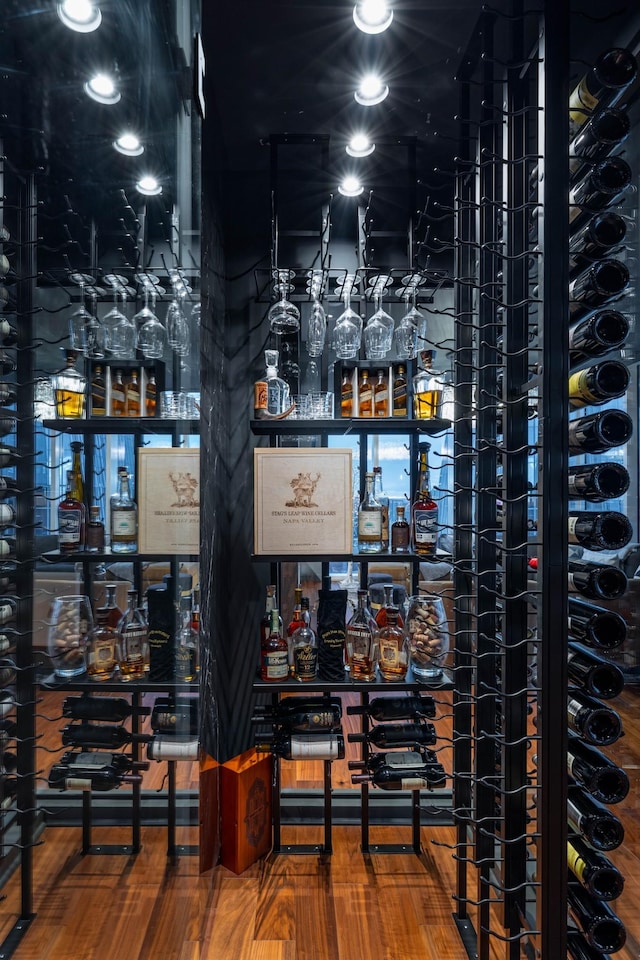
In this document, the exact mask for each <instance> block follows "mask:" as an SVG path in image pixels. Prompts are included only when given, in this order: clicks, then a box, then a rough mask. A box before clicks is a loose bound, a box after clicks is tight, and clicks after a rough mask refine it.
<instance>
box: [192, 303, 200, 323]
mask: <svg viewBox="0 0 640 960" xmlns="http://www.w3.org/2000/svg"><path fill="white" fill-rule="evenodd" d="M200 316H201V306H200V301H198V303H194V305H193V306H192V308H191V322H192V323H193V325H194V327H199V326H200Z"/></svg>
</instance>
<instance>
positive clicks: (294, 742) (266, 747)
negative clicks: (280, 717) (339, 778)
mask: <svg viewBox="0 0 640 960" xmlns="http://www.w3.org/2000/svg"><path fill="white" fill-rule="evenodd" d="M256 750H257V751H258V752H259V753H265V752H269V753H272V754H274V755H275V756H276V757H281V758H282V759H283V760H343V759H344V737H343V735H342V732H341V731H340V732H335V731H332V732H330V733H280V732H278V733H274V734H266V735H265V736H264V737H262V738H261V739H260V742H259V743H256Z"/></svg>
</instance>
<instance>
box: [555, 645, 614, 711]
mask: <svg viewBox="0 0 640 960" xmlns="http://www.w3.org/2000/svg"><path fill="white" fill-rule="evenodd" d="M567 664H568V671H569V680H570V681H571V682H572V683H575V684H578V685H579V686H580V687H582V689H583V690H585V691H586V692H587V693H590V694H593V696H594V697H599V698H600V699H601V700H613V698H614V697H618V696H620V694H621V693H622V691H623V689H624V676H623V674H622V670H621V669H620V667H618V666H617V665H616V664H615V663H612V662H611V660H605V658H604V657H601V656H599V655H598V654H597V653H595V651H593V650H590V649H589V648H588V647H585V646H583V644H581V643H575V642H570V643H569V644H568V647H567Z"/></svg>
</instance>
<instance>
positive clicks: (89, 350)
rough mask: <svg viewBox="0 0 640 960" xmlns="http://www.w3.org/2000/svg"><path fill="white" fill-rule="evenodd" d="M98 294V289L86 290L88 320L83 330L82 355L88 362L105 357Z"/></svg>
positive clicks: (89, 288) (88, 288)
mask: <svg viewBox="0 0 640 960" xmlns="http://www.w3.org/2000/svg"><path fill="white" fill-rule="evenodd" d="M100 292H101V291H100V290H99V288H98V287H94V286H91V287H87V288H86V293H87V296H88V297H89V319H88V320H87V322H86V324H85V328H84V340H85V349H84V355H85V357H88V358H89V359H90V360H104V357H105V347H104V341H105V336H104V326H103V325H102V323H101V322H100V319H99V317H98V295H99V293H100Z"/></svg>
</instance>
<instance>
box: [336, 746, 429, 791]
mask: <svg viewBox="0 0 640 960" xmlns="http://www.w3.org/2000/svg"><path fill="white" fill-rule="evenodd" d="M348 766H349V769H350V770H353V769H357V768H358V767H362V766H364V767H365V772H362V773H354V774H352V775H351V782H352V783H372V784H373V785H374V786H375V787H380V788H381V789H382V790H420V789H422V788H425V787H439V786H442V785H443V784H444V783H445V781H446V775H445V772H444V767H443V766H442V764H441V763H439V762H438V758H437V755H436V754H435V753H434V752H433V751H432V750H422V751H420V752H418V751H413V750H407V751H397V752H393V753H374V754H371V755H370V756H369V757H368V758H367V760H366V761H365V762H363V763H359V762H358V761H350V762H349V764H348Z"/></svg>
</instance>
